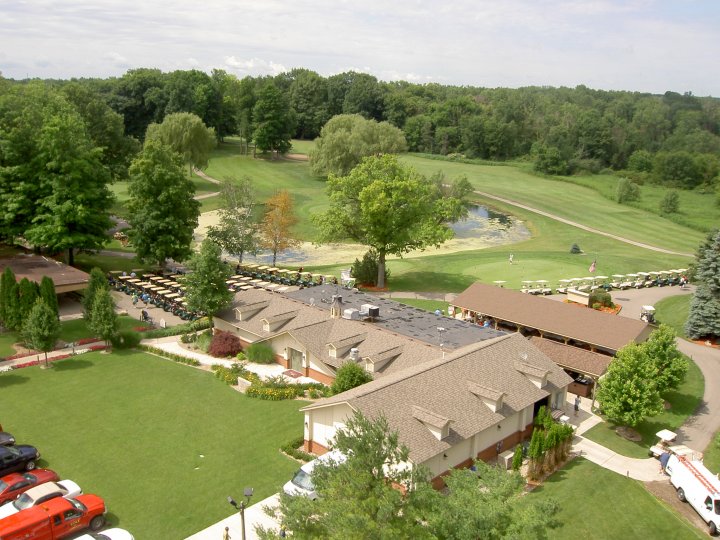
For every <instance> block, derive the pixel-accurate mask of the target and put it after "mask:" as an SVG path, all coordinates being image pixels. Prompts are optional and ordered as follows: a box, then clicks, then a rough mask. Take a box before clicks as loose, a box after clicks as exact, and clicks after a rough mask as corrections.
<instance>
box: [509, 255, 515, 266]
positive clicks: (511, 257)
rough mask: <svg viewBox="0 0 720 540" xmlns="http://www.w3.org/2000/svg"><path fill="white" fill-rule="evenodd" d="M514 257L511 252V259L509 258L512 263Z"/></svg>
mask: <svg viewBox="0 0 720 540" xmlns="http://www.w3.org/2000/svg"><path fill="white" fill-rule="evenodd" d="M513 257H514V256H513V254H512V253H511V254H510V259H509V260H510V264H512V263H513Z"/></svg>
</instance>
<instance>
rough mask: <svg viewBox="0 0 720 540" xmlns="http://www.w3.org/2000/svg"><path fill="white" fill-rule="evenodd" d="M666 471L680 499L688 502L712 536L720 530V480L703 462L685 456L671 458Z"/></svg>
mask: <svg viewBox="0 0 720 540" xmlns="http://www.w3.org/2000/svg"><path fill="white" fill-rule="evenodd" d="M665 470H666V471H667V473H668V474H669V475H670V483H671V484H672V485H673V486H674V487H675V489H676V490H677V496H678V499H680V500H681V501H683V502H687V503H689V504H690V506H692V507H693V508H694V509H695V511H696V512H697V513H698V514H700V517H701V518H703V520H705V523H707V524H708V530H709V532H710V535H712V536H715V535H716V534H717V533H718V530H719V529H720V480H718V478H717V476H715V475H714V474H713V473H711V472H710V471H709V470H708V469H707V467H705V465H703V463H702V461H691V460H689V459H687V458H685V457H683V456H678V455H675V454H673V455H672V456H670V460H669V461H668V464H667V466H666V467H665Z"/></svg>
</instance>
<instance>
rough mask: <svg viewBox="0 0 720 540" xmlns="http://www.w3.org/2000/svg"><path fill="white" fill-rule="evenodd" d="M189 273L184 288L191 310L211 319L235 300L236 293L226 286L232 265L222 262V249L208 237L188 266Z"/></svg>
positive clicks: (185, 277) (183, 280)
mask: <svg viewBox="0 0 720 540" xmlns="http://www.w3.org/2000/svg"><path fill="white" fill-rule="evenodd" d="M187 266H188V269H189V270H190V272H189V273H188V274H186V275H185V276H184V277H183V278H182V282H183V284H184V285H185V301H186V302H187V305H188V309H190V311H199V312H203V313H207V315H208V317H210V319H211V320H212V316H213V315H214V314H215V313H216V312H217V311H219V310H221V309H222V308H224V307H226V306H227V305H228V304H230V302H232V299H233V296H234V295H233V293H232V292H231V291H229V290H228V286H227V284H226V283H225V282H226V281H227V280H228V279H230V276H231V275H232V269H231V268H230V265H228V264H226V263H224V262H223V260H222V251H221V250H220V247H219V246H218V245H217V244H216V243H215V242H213V241H212V240H210V239H209V238H206V239H205V240H203V243H202V244H201V245H200V251H199V252H198V253H196V254H195V255H193V256H192V258H191V259H190V261H189V262H188V264H187Z"/></svg>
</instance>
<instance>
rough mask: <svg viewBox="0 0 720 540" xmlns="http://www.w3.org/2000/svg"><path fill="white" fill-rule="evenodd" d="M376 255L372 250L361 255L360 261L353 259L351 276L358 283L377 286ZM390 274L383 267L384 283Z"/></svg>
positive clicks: (377, 258) (377, 259)
mask: <svg viewBox="0 0 720 540" xmlns="http://www.w3.org/2000/svg"><path fill="white" fill-rule="evenodd" d="M378 261H379V257H378V253H377V251H375V250H374V249H371V250H369V251H368V252H367V253H365V255H363V258H362V261H359V260H358V259H355V262H354V263H353V265H352V275H353V277H354V278H355V279H356V280H357V282H358V283H364V284H366V285H377V278H378ZM389 277H390V272H389V271H388V269H387V265H386V266H385V282H386V283H387V280H388V278H389Z"/></svg>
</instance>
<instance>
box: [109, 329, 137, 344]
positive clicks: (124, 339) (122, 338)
mask: <svg viewBox="0 0 720 540" xmlns="http://www.w3.org/2000/svg"><path fill="white" fill-rule="evenodd" d="M141 339H142V336H141V335H140V334H138V333H137V332H133V331H132V330H127V331H124V332H118V333H117V334H116V335H114V336H113V337H112V338H110V343H112V346H113V347H114V348H116V349H134V348H135V347H137V346H138V345H140V340H141Z"/></svg>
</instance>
